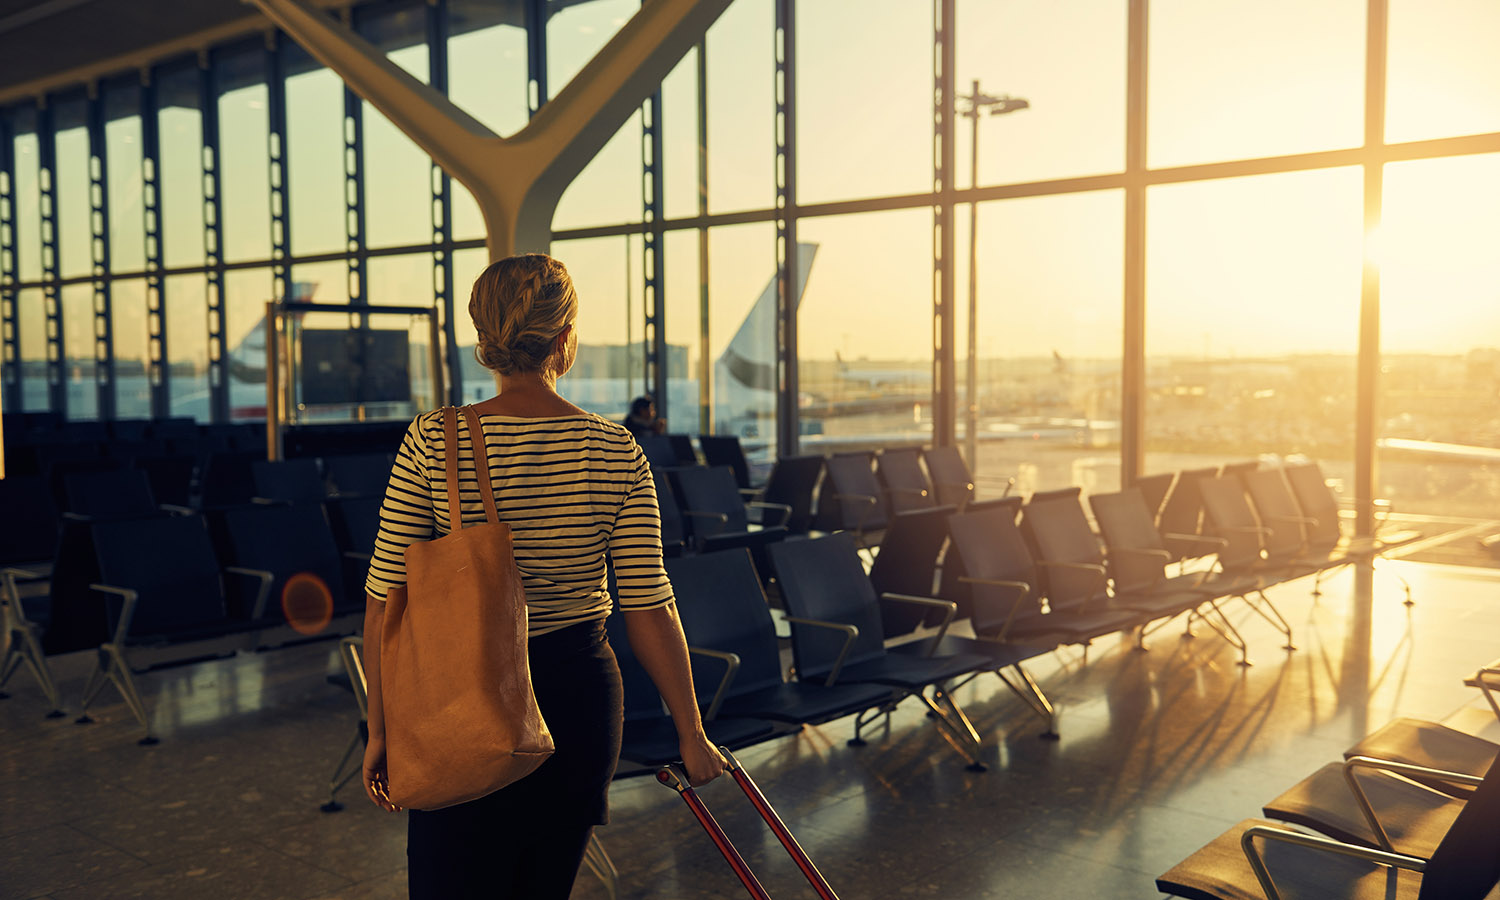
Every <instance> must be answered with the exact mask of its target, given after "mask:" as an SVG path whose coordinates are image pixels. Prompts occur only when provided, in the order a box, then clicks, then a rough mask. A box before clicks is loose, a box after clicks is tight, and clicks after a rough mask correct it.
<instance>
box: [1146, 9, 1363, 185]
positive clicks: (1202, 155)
mask: <svg viewBox="0 0 1500 900" xmlns="http://www.w3.org/2000/svg"><path fill="white" fill-rule="evenodd" d="M1121 5H1122V6H1123V4H1121ZM1150 48H1151V49H1150V53H1151V65H1150V77H1149V83H1148V86H1147V87H1148V90H1149V96H1150V101H1149V103H1148V104H1147V108H1148V112H1147V115H1148V116H1149V153H1150V160H1151V165H1152V166H1153V167H1162V166H1179V165H1187V164H1191V163H1206V162H1219V161H1221V160H1226V159H1248V158H1251V157H1256V156H1280V155H1283V154H1288V153H1305V152H1309V151H1314V150H1332V149H1337V148H1340V147H1356V146H1358V145H1359V144H1361V143H1362V142H1363V140H1364V71H1365V67H1364V51H1365V0H1322V2H1319V3H1304V2H1301V0H1222V2H1217V3H1201V2H1197V0H1156V2H1153V3H1152V4H1151V37H1150Z"/></svg>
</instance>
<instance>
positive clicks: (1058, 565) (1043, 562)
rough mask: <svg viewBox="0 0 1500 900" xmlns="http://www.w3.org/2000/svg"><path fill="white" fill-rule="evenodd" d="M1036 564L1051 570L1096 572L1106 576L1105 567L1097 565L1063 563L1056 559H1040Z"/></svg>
mask: <svg viewBox="0 0 1500 900" xmlns="http://www.w3.org/2000/svg"><path fill="white" fill-rule="evenodd" d="M1036 564H1037V565H1039V566H1045V567H1046V568H1049V569H1077V570H1078V571H1080V572H1095V573H1098V574H1100V575H1103V574H1104V567H1103V566H1101V565H1099V564H1097V563H1080V562H1063V561H1061V560H1055V559H1039V560H1037V561H1036Z"/></svg>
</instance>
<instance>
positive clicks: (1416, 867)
mask: <svg viewBox="0 0 1500 900" xmlns="http://www.w3.org/2000/svg"><path fill="white" fill-rule="evenodd" d="M1256 838H1263V839H1265V840H1268V841H1281V842H1282V843H1286V844H1296V845H1298V846H1301V847H1307V848H1309V849H1312V850H1324V851H1327V852H1329V853H1337V854H1339V855H1340V856H1353V857H1355V858H1357V859H1363V860H1367V861H1369V862H1374V863H1380V864H1382V865H1387V866H1394V867H1395V868H1398V869H1410V870H1411V871H1413V872H1423V871H1426V869H1427V860H1425V859H1422V858H1421V857H1419V856H1407V855H1406V854H1404V853H1389V852H1387V851H1385V850H1371V849H1370V848H1368V847H1360V846H1357V845H1355V844H1345V843H1343V842H1341V841H1335V840H1333V839H1332V838H1325V837H1317V836H1315V835H1311V834H1304V833H1302V832H1300V831H1284V830H1282V829H1280V828H1271V827H1269V826H1266V825H1255V826H1252V827H1250V828H1247V829H1245V833H1244V834H1242V835H1240V849H1241V850H1243V851H1244V852H1245V858H1246V859H1248V860H1249V861H1250V868H1251V869H1252V870H1254V872H1255V877H1256V878H1257V879H1258V880H1259V881H1260V887H1261V890H1262V891H1264V892H1265V895H1266V900H1281V892H1280V891H1278V890H1277V889H1276V884H1275V883H1274V882H1273V881H1271V872H1270V870H1268V869H1267V868H1266V863H1265V860H1263V859H1262V858H1261V855H1260V850H1259V849H1258V848H1257V847H1256V846H1255V839H1256Z"/></svg>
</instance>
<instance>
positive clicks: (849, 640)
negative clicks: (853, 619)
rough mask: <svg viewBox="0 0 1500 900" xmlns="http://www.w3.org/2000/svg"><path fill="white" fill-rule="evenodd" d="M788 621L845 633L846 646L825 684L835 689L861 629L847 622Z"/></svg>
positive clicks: (797, 617) (787, 618)
mask: <svg viewBox="0 0 1500 900" xmlns="http://www.w3.org/2000/svg"><path fill="white" fill-rule="evenodd" d="M786 621H787V623H788V624H791V625H810V626H812V627H814V628H831V629H833V630H834V631H842V632H843V633H844V646H843V648H842V649H841V650H839V655H838V657H837V658H836V659H834V661H833V668H832V669H830V670H829V671H828V678H827V680H826V681H825V682H824V683H825V684H827V685H828V686H829V687H833V684H834V682H836V681H838V679H839V673H840V672H842V671H843V669H844V660H846V659H848V658H849V651H850V650H853V649H854V642H855V640H857V639H858V638H859V628H858V627H857V626H855V625H850V624H848V623H846V622H826V621H824V620H822V619H804V618H802V617H801V616H787V617H786Z"/></svg>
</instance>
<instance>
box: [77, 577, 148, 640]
mask: <svg viewBox="0 0 1500 900" xmlns="http://www.w3.org/2000/svg"><path fill="white" fill-rule="evenodd" d="M89 590H91V591H98V592H99V593H101V594H113V595H114V596H116V597H121V598H123V599H124V601H125V602H124V604H123V605H122V606H121V607H120V618H119V621H118V622H116V623H115V634H114V637H112V638H111V639H110V642H111V643H113V644H123V643H124V642H125V636H126V635H127V634H129V633H130V622H131V620H132V619H134V618H135V605H136V603H138V602H140V594H138V593H136V592H135V591H134V590H132V589H130V588H122V587H116V586H115V585H112V584H91V585H89Z"/></svg>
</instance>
